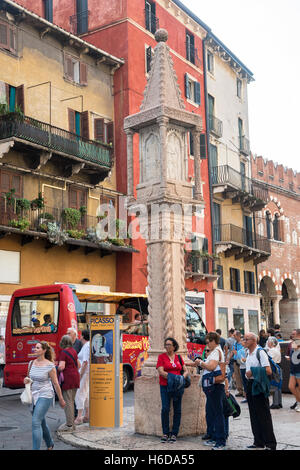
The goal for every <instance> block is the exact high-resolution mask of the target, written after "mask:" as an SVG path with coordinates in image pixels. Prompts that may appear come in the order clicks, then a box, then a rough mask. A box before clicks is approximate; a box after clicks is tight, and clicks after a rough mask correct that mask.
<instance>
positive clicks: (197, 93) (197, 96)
mask: <svg viewBox="0 0 300 470" xmlns="http://www.w3.org/2000/svg"><path fill="white" fill-rule="evenodd" d="M194 86H195V103H196V104H199V105H200V103H201V91H200V83H199V82H195V83H194Z"/></svg>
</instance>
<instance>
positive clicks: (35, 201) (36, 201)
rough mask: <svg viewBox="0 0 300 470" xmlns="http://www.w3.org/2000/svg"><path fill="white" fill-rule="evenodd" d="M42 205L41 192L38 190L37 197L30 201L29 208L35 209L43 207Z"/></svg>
mask: <svg viewBox="0 0 300 470" xmlns="http://www.w3.org/2000/svg"><path fill="white" fill-rule="evenodd" d="M44 207H45V200H44V198H43V197H42V193H41V192H40V193H39V195H38V197H37V198H36V199H33V200H32V201H31V209H32V210H34V211H35V210H37V209H43V208H44Z"/></svg>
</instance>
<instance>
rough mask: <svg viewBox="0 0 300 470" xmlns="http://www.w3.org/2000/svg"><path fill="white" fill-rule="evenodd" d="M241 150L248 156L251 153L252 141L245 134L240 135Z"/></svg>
mask: <svg viewBox="0 0 300 470" xmlns="http://www.w3.org/2000/svg"><path fill="white" fill-rule="evenodd" d="M239 142H240V152H241V153H242V154H243V155H246V156H247V157H248V156H249V155H250V142H249V140H248V139H247V137H245V136H244V135H240V136H239Z"/></svg>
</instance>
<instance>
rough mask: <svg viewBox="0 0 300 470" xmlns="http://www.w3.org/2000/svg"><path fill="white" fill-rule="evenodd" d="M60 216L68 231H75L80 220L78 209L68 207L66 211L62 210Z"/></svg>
mask: <svg viewBox="0 0 300 470" xmlns="http://www.w3.org/2000/svg"><path fill="white" fill-rule="evenodd" d="M61 215H62V219H63V221H64V223H65V224H66V226H67V228H68V229H69V230H75V229H76V228H78V225H79V223H80V220H81V212H80V211H79V210H78V209H73V208H71V207H68V208H66V209H63V211H62V213H61Z"/></svg>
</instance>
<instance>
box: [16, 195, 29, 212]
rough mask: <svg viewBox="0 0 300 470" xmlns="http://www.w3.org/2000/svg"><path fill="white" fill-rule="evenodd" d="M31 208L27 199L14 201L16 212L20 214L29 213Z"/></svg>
mask: <svg viewBox="0 0 300 470" xmlns="http://www.w3.org/2000/svg"><path fill="white" fill-rule="evenodd" d="M30 207H31V204H30V201H28V199H24V198H22V199H16V212H17V214H20V213H21V212H23V211H29V210H30Z"/></svg>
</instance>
